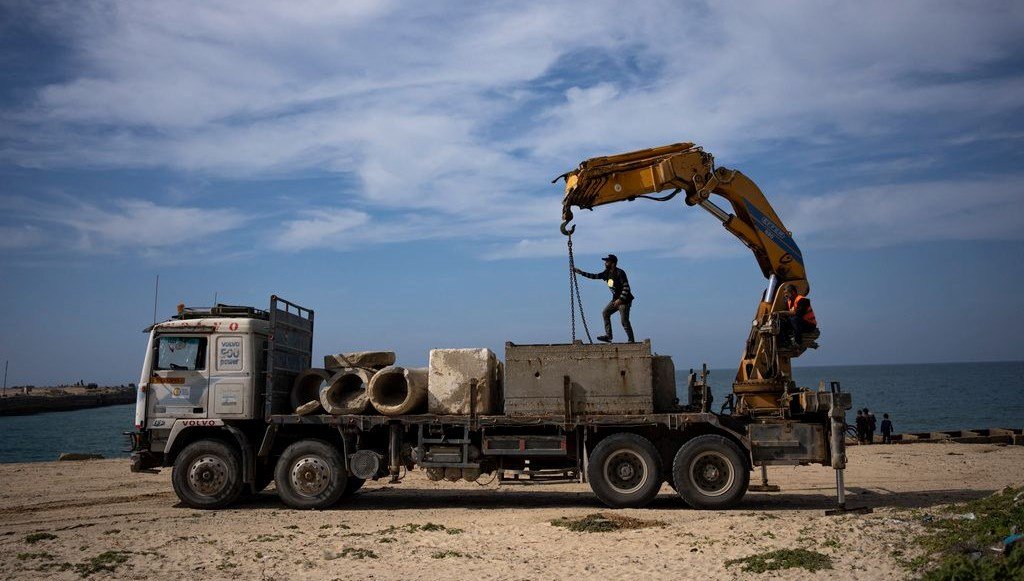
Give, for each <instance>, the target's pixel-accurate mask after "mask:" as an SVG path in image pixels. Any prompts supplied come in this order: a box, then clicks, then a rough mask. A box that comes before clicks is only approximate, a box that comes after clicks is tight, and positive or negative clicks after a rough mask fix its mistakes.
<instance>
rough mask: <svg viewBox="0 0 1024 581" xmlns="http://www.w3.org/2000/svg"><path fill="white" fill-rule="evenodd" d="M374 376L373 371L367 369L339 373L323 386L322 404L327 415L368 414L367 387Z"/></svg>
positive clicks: (345, 370)
mask: <svg viewBox="0 0 1024 581" xmlns="http://www.w3.org/2000/svg"><path fill="white" fill-rule="evenodd" d="M372 374H373V372H372V371H367V370H365V369H343V370H341V371H338V372H337V373H335V374H334V375H332V376H331V378H330V379H329V380H328V381H327V382H325V383H324V384H323V386H321V388H320V404H321V405H323V406H324V409H325V410H327V413H329V414H334V415H345V414H361V413H364V412H366V408H367V407H369V405H370V400H369V399H368V398H367V397H366V386H368V385H369V384H370V378H371V377H372Z"/></svg>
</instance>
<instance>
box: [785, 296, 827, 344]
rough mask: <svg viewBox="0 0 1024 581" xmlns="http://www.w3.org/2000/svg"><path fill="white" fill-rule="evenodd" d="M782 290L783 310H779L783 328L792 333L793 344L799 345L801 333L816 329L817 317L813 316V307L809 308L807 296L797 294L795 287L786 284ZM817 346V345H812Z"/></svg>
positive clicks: (801, 340)
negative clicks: (783, 297) (783, 298)
mask: <svg viewBox="0 0 1024 581" xmlns="http://www.w3.org/2000/svg"><path fill="white" fill-rule="evenodd" d="M782 292H783V294H784V296H785V298H786V309H787V310H785V311H779V315H781V316H782V324H783V326H784V327H788V328H787V329H784V330H786V331H788V332H789V333H790V334H791V335H792V340H793V345H794V346H799V345H800V344H801V343H802V342H803V334H804V333H810V332H811V331H816V330H817V329H818V319H816V318H815V317H814V309H812V308H811V301H810V299H808V298H807V297H805V296H803V295H801V294H797V292H796V287H795V286H793V285H791V284H787V285H786V286H785V287H784V288H783V289H782ZM812 347H815V348H816V347H817V345H812Z"/></svg>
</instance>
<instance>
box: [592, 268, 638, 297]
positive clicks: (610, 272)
mask: <svg viewBox="0 0 1024 581" xmlns="http://www.w3.org/2000/svg"><path fill="white" fill-rule="evenodd" d="M579 273H580V274H582V275H583V276H585V277H587V278H593V279H596V280H603V281H606V282H607V283H608V288H609V289H611V291H612V300H613V301H616V300H621V301H622V302H624V303H631V302H633V292H632V291H631V290H629V279H628V278H626V271H625V270H622V269H621V268H619V267H617V266H613V267H611V268H606V269H604V270H603V271H601V272H599V273H596V274H593V273H589V272H584V271H582V270H580V271H579Z"/></svg>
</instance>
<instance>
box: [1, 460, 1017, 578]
mask: <svg viewBox="0 0 1024 581" xmlns="http://www.w3.org/2000/svg"><path fill="white" fill-rule="evenodd" d="M849 453H850V468H849V470H848V472H847V485H848V487H849V491H850V496H849V504H850V505H851V506H862V505H864V506H870V507H872V508H873V509H874V512H873V513H872V514H868V515H844V516H839V517H827V516H824V514H823V512H824V510H825V509H827V508H831V507H832V506H833V504H834V489H833V482H834V476H833V475H834V473H833V472H832V471H831V470H829V469H826V468H823V467H779V468H774V469H772V470H771V472H770V476H771V480H772V481H773V482H774V483H776V484H779V485H780V486H781V487H782V492H781V493H771V494H769V493H749V494H748V495H747V496H746V497H745V499H744V501H743V503H742V504H741V506H740V507H738V508H737V509H734V510H729V511H696V510H691V509H688V508H686V507H685V506H684V505H683V504H682V503H681V501H680V500H679V499H678V498H677V497H675V496H674V494H673V493H672V491H671V489H669V488H668V487H667V486H665V487H664V488H663V490H662V492H661V495H660V496H659V497H658V498H657V499H656V500H655V502H654V503H653V504H652V506H651V507H650V508H646V509H637V510H615V511H613V510H609V509H607V508H605V507H604V506H602V505H601V504H600V503H599V502H598V501H597V499H596V498H595V497H594V496H593V494H592V493H591V492H590V490H589V487H588V486H587V485H584V484H557V485H545V486H537V485H533V486H530V485H502V486H500V487H498V485H497V484H496V483H492V484H490V485H487V486H481V485H479V484H471V483H457V484H451V483H447V482H442V483H433V482H430V481H428V480H427V479H426V478H425V477H424V476H423V474H422V472H419V471H415V472H413V473H411V474H409V475H408V476H407V477H406V478H405V479H404V480H403V481H402V482H401V483H400V484H397V485H391V484H386V483H384V482H383V481H381V482H368V483H367V484H366V486H365V487H364V488H363V490H361V491H360V492H359V493H357V494H356V495H355V496H354V497H353V498H352V499H350V500H349V501H347V502H345V503H343V504H341V505H339V506H338V507H336V508H335V509H333V510H329V511H323V512H300V511H293V510H289V509H287V508H285V507H284V505H282V504H281V503H280V502H279V501H278V500H277V498H276V497H275V496H274V494H273V493H272V492H271V491H268V492H264V493H263V494H261V495H260V496H259V497H257V498H254V499H252V500H249V501H246V502H243V503H241V504H239V505H238V506H236V507H234V508H232V509H230V510H223V511H214V512H203V511H197V510H193V509H189V508H186V507H184V506H182V505H180V504H179V503H178V500H177V498H176V497H175V496H174V493H173V492H172V490H171V485H170V481H169V480H170V470H165V471H164V472H162V473H161V474H159V475H141V474H131V473H129V471H128V463H127V461H126V460H98V461H88V462H60V463H36V464H5V465H0V481H2V482H3V489H2V494H0V577H3V578H12V579H29V578H40V577H43V576H45V577H48V578H53V579H77V578H81V577H82V576H89V577H92V578H124V579H147V578H155V579H170V578H182V577H202V578H214V579H221V578H243V579H250V578H252V579H255V578H261V579H262V578H300V579H355V578H362V579H366V578H370V579H397V578H405V579H409V578H428V579H459V578H476V579H560V578H567V577H570V576H586V577H600V578H605V579H635V578H670V577H671V578H680V577H688V576H696V575H701V576H704V577H709V578H722V579H734V578H755V577H758V578H763V577H775V578H781V577H785V578H787V579H792V578H816V577H821V578H824V577H826V576H828V577H838V578H851V579H852V578H861V579H877V578H904V577H907V576H908V575H909V573H908V571H907V569H905V568H904V567H903V566H901V563H900V561H901V560H906V559H909V558H912V557H913V556H916V554H918V552H919V551H918V550H917V549H916V548H915V547H914V545H913V538H914V536H915V535H916V534H918V533H919V532H920V530H921V525H920V521H921V519H922V517H923V515H926V514H933V513H938V512H939V511H940V510H941V507H942V506H943V505H946V504H949V503H954V502H962V501H967V500H971V499H975V498H980V497H982V496H986V495H989V494H991V493H993V492H995V491H997V490H1000V489H1001V488H1003V487H1005V486H1008V485H1020V484H1022V483H1024V446H1000V445H989V444H977V445H971V444H952V443H950V444H914V445H898V446H897V445H894V446H858V447H853V448H851V449H850V452H849ZM495 489H496V490H495ZM598 512H600V513H603V514H605V515H609V514H613V515H624V516H629V517H635V518H638V519H643V520H645V521H656V523H652V524H653V526H650V527H647V528H640V529H633V530H619V531H612V532H573V531H571V530H567V529H565V528H561V527H557V526H554V525H552V524H551V521H552V520H554V519H558V518H561V517H569V518H574V517H582V516H586V515H589V514H593V513H598ZM417 525H418V526H417ZM797 547H804V548H808V549H813V550H816V551H819V552H821V553H824V554H826V555H829V556H831V557H832V560H833V567H834V569H833V570H830V571H821V572H819V573H811V572H808V571H805V570H801V569H788V570H784V571H780V572H775V573H767V574H760V575H758V574H753V573H745V572H742V571H741V570H740V567H739V566H736V565H733V566H729V567H727V566H726V564H725V562H726V561H727V560H729V559H734V558H740V557H745V556H749V555H752V554H755V553H762V552H765V551H768V550H772V549H780V548H797Z"/></svg>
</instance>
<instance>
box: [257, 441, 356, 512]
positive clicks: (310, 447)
mask: <svg viewBox="0 0 1024 581" xmlns="http://www.w3.org/2000/svg"><path fill="white" fill-rule="evenodd" d="M274 481H275V482H276V483H277V494H278V495H279V496H280V497H281V501H282V502H284V503H285V504H287V505H288V506H290V507H292V508H298V509H306V510H309V509H314V510H320V509H324V508H329V507H330V506H332V505H334V504H335V503H336V502H338V499H339V498H341V495H342V494H344V493H345V488H346V487H347V485H348V474H347V473H346V472H345V465H344V464H343V463H342V461H341V454H340V453H339V452H338V450H337V448H335V447H334V446H332V445H330V444H328V443H327V442H324V441H323V440H301V441H298V442H295V443H294V444H292V445H290V446H288V447H287V448H285V449H284V453H283V454H281V459H280V460H278V461H277V469H276V470H275V471H274Z"/></svg>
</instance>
